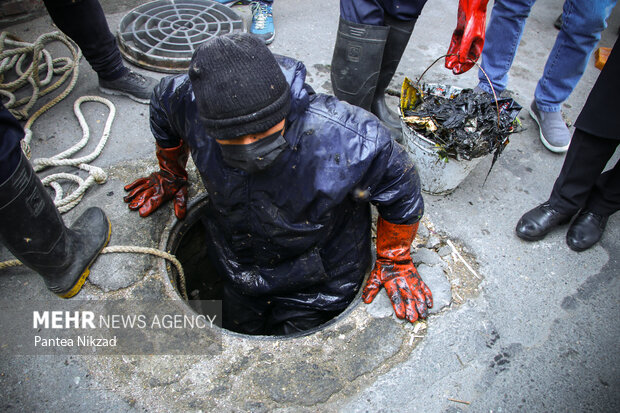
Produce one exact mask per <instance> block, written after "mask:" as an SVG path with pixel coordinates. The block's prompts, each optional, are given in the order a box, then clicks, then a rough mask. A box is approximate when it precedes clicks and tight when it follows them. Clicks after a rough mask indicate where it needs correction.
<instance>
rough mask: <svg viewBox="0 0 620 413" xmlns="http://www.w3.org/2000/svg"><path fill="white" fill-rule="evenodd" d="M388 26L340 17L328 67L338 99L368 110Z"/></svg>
mask: <svg viewBox="0 0 620 413" xmlns="http://www.w3.org/2000/svg"><path fill="white" fill-rule="evenodd" d="M389 30H390V29H389V27H385V26H371V25H368V24H360V23H353V22H350V21H347V20H344V19H343V18H340V23H339V24H338V35H337V37H336V45H335V46H334V55H333V57H332V68H331V80H332V88H333V89H334V95H335V96H336V97H337V98H338V99H340V100H344V101H346V102H349V103H350V104H352V105H355V106H359V107H361V108H363V109H366V110H370V105H371V103H372V100H373V98H374V96H375V88H376V86H377V81H378V80H379V72H380V69H381V57H382V56H383V49H384V46H385V42H386V40H387V37H388V32H389Z"/></svg>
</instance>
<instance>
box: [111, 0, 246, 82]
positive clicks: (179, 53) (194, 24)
mask: <svg viewBox="0 0 620 413" xmlns="http://www.w3.org/2000/svg"><path fill="white" fill-rule="evenodd" d="M240 31H243V19H242V18H241V17H239V15H238V14H237V13H235V12H234V11H232V10H231V9H230V8H229V7H226V6H224V5H222V4H220V3H216V2H214V1H210V0H158V1H152V2H150V3H146V4H143V5H141V6H139V7H136V8H135V9H133V10H131V11H130V12H129V13H127V14H126V15H125V17H123V18H122V20H121V23H120V26H119V29H118V33H117V36H118V40H119V46H120V50H121V52H122V53H123V55H124V56H125V58H126V59H127V60H129V61H130V62H132V63H133V64H135V65H137V66H140V67H144V68H146V69H149V70H155V71H159V72H166V73H180V72H184V71H185V70H187V68H188V67H189V62H190V59H191V57H192V54H193V53H194V50H196V48H197V47H198V46H199V45H200V44H201V43H203V42H204V41H206V40H208V39H210V38H212V37H215V36H219V35H222V34H227V33H234V32H240Z"/></svg>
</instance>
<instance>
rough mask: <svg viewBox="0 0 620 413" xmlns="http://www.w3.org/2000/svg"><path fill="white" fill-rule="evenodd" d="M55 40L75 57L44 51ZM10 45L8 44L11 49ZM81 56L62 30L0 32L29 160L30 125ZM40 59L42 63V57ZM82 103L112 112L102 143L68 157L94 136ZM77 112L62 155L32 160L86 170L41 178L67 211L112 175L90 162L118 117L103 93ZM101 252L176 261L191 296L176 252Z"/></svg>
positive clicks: (0, 77) (11, 102)
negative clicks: (25, 90) (74, 136)
mask: <svg viewBox="0 0 620 413" xmlns="http://www.w3.org/2000/svg"><path fill="white" fill-rule="evenodd" d="M52 41H60V42H62V43H63V44H64V45H65V46H66V47H67V48H68V49H69V51H70V52H71V55H72V57H60V58H56V59H52V56H51V54H50V53H49V52H48V51H47V50H45V44H46V43H49V42H52ZM7 46H8V47H9V48H7ZM81 57H82V52H81V51H80V49H79V48H78V47H77V46H75V45H73V44H72V42H71V41H70V40H69V39H68V38H67V37H66V36H65V35H63V34H62V33H60V32H53V33H46V34H43V35H41V36H39V38H38V39H37V40H36V41H35V42H34V43H27V42H24V41H21V40H19V39H18V38H17V37H15V36H13V35H11V34H9V33H7V32H2V33H0V95H2V96H4V97H6V98H8V102H7V103H6V104H5V106H6V107H7V109H9V111H10V112H11V113H12V114H13V115H14V116H15V117H16V118H18V119H22V120H23V119H27V121H26V124H25V125H24V132H25V135H24V139H23V140H22V149H23V151H24V153H25V154H26V157H27V158H28V159H30V157H31V149H30V142H31V141H32V125H33V124H34V122H35V120H37V118H39V117H40V116H41V115H42V114H44V113H45V112H47V111H48V110H49V109H50V108H51V107H52V106H54V105H56V104H57V103H58V102H60V101H61V100H63V99H64V98H65V97H66V96H67V95H68V94H69V93H70V92H71V91H72V90H73V88H74V87H75V84H76V82H77V78H78V75H79V63H80V59H81ZM42 60H43V62H41V61H42ZM26 61H30V65H29V66H28V68H26V69H24V67H23V65H24V62H26ZM12 69H14V70H15V72H16V73H17V75H18V78H17V79H16V80H13V81H10V82H6V83H4V78H5V74H6V73H7V72H8V71H9V70H12ZM41 71H45V72H46V75H45V77H44V78H43V79H41V78H40V72H41ZM54 75H60V76H61V77H60V79H58V81H56V82H55V83H53V84H52V85H50V86H49V87H47V88H44V87H45V86H47V85H49V84H50V83H51V81H52V78H53V76H54ZM70 75H72V76H71V80H70V82H69V84H68V85H67V87H66V88H65V89H64V90H63V92H62V93H60V94H59V95H58V96H56V97H55V98H54V99H52V100H51V101H49V102H48V103H46V104H45V105H43V106H42V107H41V108H40V109H39V110H37V111H36V112H35V113H34V114H33V115H32V116H29V111H30V109H32V107H33V106H34V104H35V103H36V101H37V99H39V98H40V97H41V96H44V95H46V94H48V93H50V92H52V91H53V90H55V89H57V88H58V87H59V86H60V85H61V84H62V83H64V82H65V80H66V79H67V78H68V77H69V76H70ZM26 84H30V86H31V87H32V94H31V96H30V97H28V98H22V99H19V100H18V99H17V98H16V97H15V94H14V93H13V92H16V91H17V90H19V89H20V88H22V87H23V86H25V85H26ZM84 102H99V103H102V104H104V105H106V106H107V107H108V109H109V113H108V117H107V120H106V123H105V126H104V129H103V132H102V135H101V138H100V139H99V143H98V144H97V147H96V148H95V149H94V150H93V152H91V153H90V154H88V155H86V156H81V157H79V158H69V157H70V156H71V155H74V154H75V153H76V152H78V151H79V150H80V149H82V148H84V147H85V146H86V144H87V143H88V141H89V139H90V129H89V127H88V124H87V123H86V120H85V119H84V115H83V114H82V111H81V109H80V105H81V104H82V103H84ZM20 106H21V107H20ZM73 112H74V113H75V116H76V117H77V118H78V122H79V123H80V127H81V128H82V139H81V140H80V141H79V142H78V143H76V144H75V145H73V146H72V147H70V148H69V149H67V150H65V151H63V152H62V153H59V154H58V155H54V156H52V157H51V158H38V159H33V160H31V163H32V165H33V168H34V170H35V172H40V171H42V170H43V169H45V168H47V167H50V166H74V167H76V168H79V169H82V170H84V171H87V172H88V174H89V175H88V178H86V179H85V180H84V179H82V178H81V177H79V176H78V175H75V174H70V173H56V174H52V175H48V176H46V177H45V178H43V179H42V180H41V182H42V183H43V184H44V185H47V186H51V187H52V188H53V189H54V191H55V197H54V204H55V205H56V207H57V208H58V210H59V211H60V212H61V213H65V212H67V211H69V210H71V209H72V208H74V207H75V206H76V205H78V204H79V202H80V201H81V200H82V198H83V197H84V194H85V193H86V191H87V190H88V188H90V187H91V186H93V185H94V184H95V183H97V184H103V183H105V181H106V180H107V177H108V176H107V174H106V172H105V171H104V170H103V169H101V168H99V167H97V166H93V165H89V162H92V161H93V160H95V159H96V158H97V157H98V156H99V155H100V154H101V152H102V151H103V148H104V147H105V145H106V143H107V141H108V138H109V136H110V129H111V128H112V122H113V121H114V117H115V115H116V107H115V106H114V104H113V103H112V102H110V101H109V100H108V99H105V98H102V97H99V96H82V97H80V98H79V99H78V100H76V101H75V103H74V105H73ZM60 180H70V181H73V182H75V183H77V184H78V187H77V188H76V189H75V190H74V191H73V192H72V193H71V194H70V195H68V196H66V197H64V191H63V189H62V186H61V185H60V184H59V183H58V181H60ZM101 253H102V254H108V253H138V254H150V255H154V256H157V257H161V258H164V259H166V260H169V261H170V262H172V264H174V266H175V267H176V269H177V271H178V274H179V285H178V286H177V287H178V290H179V291H180V292H181V295H182V296H183V298H184V299H185V300H187V299H188V298H187V287H186V282H185V273H184V272H183V266H182V265H181V263H180V262H179V260H177V258H176V257H175V256H174V255H172V254H169V253H167V252H165V251H160V250H158V249H155V248H146V247H135V246H111V247H106V248H104V249H103V251H101ZM19 265H22V263H21V262H20V261H19V260H9V261H4V262H0V270H1V269H4V268H9V267H16V266H19Z"/></svg>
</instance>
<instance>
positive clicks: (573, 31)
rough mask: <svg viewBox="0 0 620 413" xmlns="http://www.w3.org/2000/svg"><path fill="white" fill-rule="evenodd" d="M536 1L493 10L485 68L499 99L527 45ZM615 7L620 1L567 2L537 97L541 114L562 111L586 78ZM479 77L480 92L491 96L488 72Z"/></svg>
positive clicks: (500, 4)
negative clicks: (525, 30) (524, 37)
mask: <svg viewBox="0 0 620 413" xmlns="http://www.w3.org/2000/svg"><path fill="white" fill-rule="evenodd" d="M535 1H536V0H496V1H495V4H494V6H493V10H492V12H491V20H490V22H489V26H488V27H487V30H486V36H485V44H484V49H483V50H482V64H481V66H482V69H483V70H484V71H485V72H486V73H487V75H488V76H489V79H490V80H491V83H492V84H493V87H494V88H495V92H496V93H498V94H499V93H501V92H502V91H503V90H504V89H506V86H507V85H508V71H509V70H510V66H511V65H512V62H513V60H514V57H515V54H516V52H517V47H518V46H519V42H520V41H521V36H522V34H523V26H524V25H525V19H527V17H528V15H529V14H530V10H531V8H532V5H533V4H534V2H535ZM615 4H616V0H593V1H583V0H566V1H565V2H564V8H563V10H562V30H560V33H559V34H558V36H557V37H556V39H555V44H554V45H553V49H551V53H550V54H549V57H548V58H547V63H546V64H545V69H544V71H543V74H542V77H541V78H540V80H539V81H538V85H537V86H536V92H535V93H534V98H535V100H536V105H537V106H538V109H540V110H541V111H544V112H558V111H559V110H560V108H561V105H562V103H563V102H564V101H565V100H566V99H567V98H568V96H569V95H570V94H571V92H572V91H573V89H574V88H575V86H577V83H578V82H579V79H581V76H582V75H583V72H584V71H585V69H586V65H587V63H588V60H589V59H590V55H591V54H592V51H593V50H594V47H595V46H596V44H597V43H598V41H599V40H600V38H601V32H602V31H603V30H604V29H605V27H607V23H606V22H605V20H606V19H607V17H609V15H610V14H611V10H612V8H613V6H614V5H615ZM549 24H551V22H549ZM478 78H479V79H480V83H479V86H480V88H481V89H483V90H485V91H487V92H489V93H490V92H491V88H490V87H489V84H488V82H487V80H486V78H485V76H484V74H483V73H482V71H479V73H478Z"/></svg>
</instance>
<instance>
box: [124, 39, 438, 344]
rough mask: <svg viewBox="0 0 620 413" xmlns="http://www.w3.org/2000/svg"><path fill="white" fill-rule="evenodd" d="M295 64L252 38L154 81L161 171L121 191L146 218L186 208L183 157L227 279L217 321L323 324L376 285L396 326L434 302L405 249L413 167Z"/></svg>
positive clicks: (413, 196) (290, 326) (259, 327)
mask: <svg viewBox="0 0 620 413" xmlns="http://www.w3.org/2000/svg"><path fill="white" fill-rule="evenodd" d="M305 76H306V69H305V67H304V65H303V64H302V63H301V62H298V61H296V60H293V59H291V58H287V57H282V56H278V57H274V55H272V54H271V52H270V51H269V49H268V48H267V46H265V44H264V42H262V41H261V40H260V39H258V38H256V37H253V36H252V35H250V34H231V35H225V36H220V37H215V38H213V39H211V40H208V41H207V42H205V43H204V44H202V45H201V46H200V47H199V48H198V49H197V50H196V52H195V53H194V56H193V57H192V60H191V64H190V68H189V74H183V75H176V76H170V77H166V78H164V79H162V81H161V83H160V84H159V86H157V87H156V88H155V91H154V94H153V98H152V100H151V117H150V119H151V129H152V131H153V134H154V135H155V139H156V148H157V149H156V156H157V158H158V160H159V167H160V171H159V172H155V173H153V174H151V175H150V176H149V177H146V178H141V179H138V180H137V181H135V182H133V183H132V184H130V185H127V186H126V187H125V189H126V190H127V191H129V194H128V195H127V196H126V197H125V201H126V202H128V203H129V208H130V209H132V210H138V211H139V213H140V215H141V216H143V217H146V216H148V215H149V214H150V213H152V212H153V211H154V210H156V209H157V208H158V207H159V206H160V205H161V204H162V203H163V202H164V201H166V200H170V199H173V200H174V210H175V213H176V215H177V217H179V218H183V217H184V215H185V211H186V198H187V172H186V170H185V167H186V161H187V158H188V152H191V155H192V158H193V160H194V163H195V164H196V166H197V168H198V171H199V173H200V176H201V177H202V182H203V184H204V186H205V188H206V190H207V192H208V194H209V198H208V206H207V207H206V208H205V212H204V213H203V214H204V215H203V216H202V221H203V223H204V225H205V227H206V231H207V233H208V235H209V237H208V238H209V240H210V241H207V242H211V243H212V245H209V248H208V249H209V251H210V254H211V258H212V261H213V262H214V263H215V266H216V267H217V270H218V272H219V273H220V274H221V275H222V277H223V278H224V279H225V287H224V297H223V317H224V318H223V324H224V327H225V328H228V329H230V330H233V331H237V332H241V333H246V334H273V335H287V334H292V333H295V332H298V331H305V330H308V329H310V328H313V327H315V326H318V325H321V324H323V323H324V322H326V321H327V320H329V319H331V318H333V317H334V316H335V315H337V314H338V313H340V312H342V311H343V310H344V309H345V308H346V307H347V305H348V304H349V303H350V302H351V301H352V300H353V298H354V297H355V295H356V293H357V292H358V290H359V288H360V286H361V284H362V282H363V279H364V276H365V274H366V272H367V270H368V269H369V268H370V264H372V261H371V259H372V258H371V257H372V255H371V210H370V204H371V203H372V204H374V205H376V207H377V209H378V212H379V215H380V217H379V219H378V225H377V259H376V263H375V267H374V269H373V271H372V273H371V275H370V278H369V280H368V283H367V284H366V287H365V289H364V292H363V299H364V301H365V302H366V303H370V302H371V301H372V300H373V299H374V297H375V296H376V295H377V293H378V292H379V290H380V288H381V287H382V286H383V287H385V289H386V291H387V293H388V295H389V297H390V299H391V301H392V304H393V307H394V310H395V312H396V315H397V316H398V317H400V318H406V319H407V320H409V321H411V322H414V321H416V320H417V319H418V318H419V317H422V318H424V317H426V316H427V310H428V308H429V307H432V303H433V300H432V295H431V291H430V290H429V289H428V287H427V286H426V285H425V284H424V282H423V281H422V279H421V278H420V276H419V275H418V272H417V271H416V269H415V267H414V265H413V262H412V261H411V256H410V246H411V243H412V241H413V239H414V237H415V234H416V231H417V228H418V222H419V220H420V219H421V217H422V214H423V208H424V206H423V200H422V196H421V194H420V182H419V177H418V174H417V172H416V170H415V167H414V165H413V162H412V160H411V159H410V158H409V156H408V155H407V153H406V152H405V151H404V149H403V148H401V147H400V146H399V145H398V144H396V143H395V142H394V141H393V140H392V138H391V137H390V131H389V130H388V129H387V128H386V127H385V126H383V125H382V124H381V122H380V121H379V120H377V118H375V117H374V116H372V115H370V114H369V113H368V112H366V111H365V110H362V109H360V108H358V107H355V106H352V105H349V104H347V103H344V102H340V101H339V100H338V99H336V98H335V97H333V96H328V95H323V94H316V93H315V92H314V91H313V90H312V88H311V87H310V86H309V85H307V84H305V83H304V82H305Z"/></svg>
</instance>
